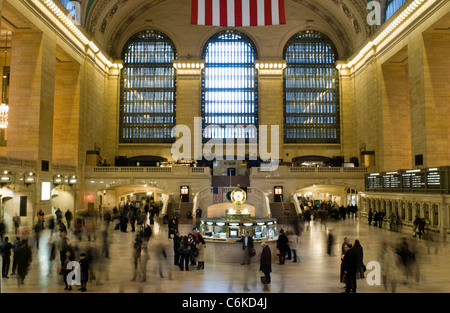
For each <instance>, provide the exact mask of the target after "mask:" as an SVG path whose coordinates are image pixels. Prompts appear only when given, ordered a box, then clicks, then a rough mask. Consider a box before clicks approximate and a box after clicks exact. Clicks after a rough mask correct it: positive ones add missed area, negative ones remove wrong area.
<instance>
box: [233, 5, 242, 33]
mask: <svg viewBox="0 0 450 313" xmlns="http://www.w3.org/2000/svg"><path fill="white" fill-rule="evenodd" d="M234 25H235V26H236V27H238V26H242V0H235V2H234Z"/></svg>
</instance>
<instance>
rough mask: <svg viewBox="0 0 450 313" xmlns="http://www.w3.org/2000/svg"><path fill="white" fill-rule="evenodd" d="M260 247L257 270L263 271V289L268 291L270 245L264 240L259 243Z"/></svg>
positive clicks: (270, 259) (269, 280)
mask: <svg viewBox="0 0 450 313" xmlns="http://www.w3.org/2000/svg"><path fill="white" fill-rule="evenodd" d="M261 247H262V252H261V258H260V268H259V270H260V271H261V272H263V273H264V279H262V283H263V284H264V289H263V290H264V291H268V290H269V286H268V285H269V284H270V282H271V278H270V273H271V272H272V252H271V251H270V247H269V246H268V245H267V243H266V242H264V241H263V242H262V243H261Z"/></svg>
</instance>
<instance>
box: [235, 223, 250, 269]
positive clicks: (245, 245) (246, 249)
mask: <svg viewBox="0 0 450 313" xmlns="http://www.w3.org/2000/svg"><path fill="white" fill-rule="evenodd" d="M237 241H238V242H242V250H243V253H244V262H242V263H241V265H245V264H250V250H251V249H253V238H252V236H250V234H249V232H248V231H246V232H245V236H242V237H241V239H239V240H237Z"/></svg>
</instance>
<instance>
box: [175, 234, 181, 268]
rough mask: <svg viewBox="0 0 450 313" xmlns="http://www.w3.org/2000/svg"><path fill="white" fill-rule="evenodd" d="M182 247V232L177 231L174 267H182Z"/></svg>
mask: <svg viewBox="0 0 450 313" xmlns="http://www.w3.org/2000/svg"><path fill="white" fill-rule="evenodd" d="M180 246H181V237H180V232H179V231H178V230H177V231H175V234H174V235H173V252H174V261H173V264H174V265H180Z"/></svg>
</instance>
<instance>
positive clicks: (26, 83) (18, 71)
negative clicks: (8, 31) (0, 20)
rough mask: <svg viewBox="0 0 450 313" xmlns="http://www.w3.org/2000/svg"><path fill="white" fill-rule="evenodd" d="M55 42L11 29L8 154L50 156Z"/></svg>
mask: <svg viewBox="0 0 450 313" xmlns="http://www.w3.org/2000/svg"><path fill="white" fill-rule="evenodd" d="M55 51H56V44H55V41H54V40H52V38H50V37H49V36H47V35H45V34H43V33H38V32H14V33H13V39H12V48H11V55H12V57H11V83H10V109H9V126H8V150H7V151H8V152H7V153H8V157H12V158H19V159H29V160H34V161H38V163H39V164H38V166H39V167H40V162H41V160H48V161H51V160H52V145H53V104H54V90H55V62H56V53H55Z"/></svg>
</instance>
